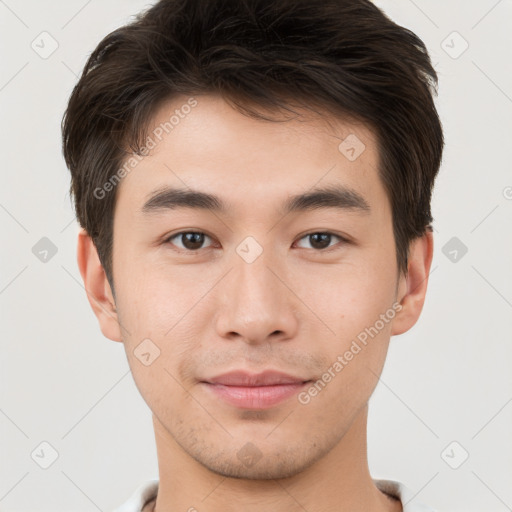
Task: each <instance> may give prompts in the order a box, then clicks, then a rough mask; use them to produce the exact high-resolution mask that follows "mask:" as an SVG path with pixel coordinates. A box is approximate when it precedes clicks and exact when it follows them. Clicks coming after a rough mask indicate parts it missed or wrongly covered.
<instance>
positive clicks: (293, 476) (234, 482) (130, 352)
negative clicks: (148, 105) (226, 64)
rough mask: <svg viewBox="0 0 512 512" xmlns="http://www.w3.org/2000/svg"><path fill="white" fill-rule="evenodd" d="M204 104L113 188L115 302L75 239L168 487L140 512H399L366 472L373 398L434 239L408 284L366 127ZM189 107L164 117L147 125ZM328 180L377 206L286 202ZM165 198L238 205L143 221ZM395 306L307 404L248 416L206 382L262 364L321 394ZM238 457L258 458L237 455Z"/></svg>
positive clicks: (419, 252)
mask: <svg viewBox="0 0 512 512" xmlns="http://www.w3.org/2000/svg"><path fill="white" fill-rule="evenodd" d="M196 99H197V100H198V105H197V106H196V107H195V108H194V109H193V110H192V112H191V113H190V114H189V115H188V116H186V117H185V118H184V119H181V120H180V123H179V124H178V125H177V126H176V127H175V128H174V129H173V130H172V132H169V134H167V135H166V136H165V137H164V138H163V139H162V141H161V142H160V143H159V144H158V145H157V146H156V147H155V148H154V149H153V150H152V151H151V153H150V154H149V155H148V156H145V157H144V158H143V159H142V160H141V161H140V162H139V164H138V165H137V167H136V168H135V169H134V170H133V171H132V172H130V173H129V174H128V175H127V176H126V177H124V178H123V180H122V181H121V183H120V184H119V186H118V190H117V194H118V196H117V204H116V208H115V213H114V244H113V277H114V286H115V299H114V295H113V293H112V290H111V288H110V286H109V283H108V281H107V279H106V277H105V273H104V271H103V268H102V266H101V264H100V262H99V259H98V255H97V252H96V249H95V246H94V244H93V243H92V241H91V239H90V237H89V236H88V235H87V233H85V232H83V231H82V232H81V233H80V235H79V239H78V263H79V268H80V272H81V275H82V278H83V281H84V284H85V288H86V290H87V293H88V298H89V301H90V304H91V307H92V309H93V311H94V312H95V314H96V316H97V318H98V321H99V324H100V327H101V330H102V332H103V334H104V335H105V336H106V337H107V338H109V339H111V340H114V341H118V342H122V343H123V344H124V347H125V350H126V355H127V358H128V362H129V364H130V368H131V371H132V372H133V377H134V380H135V382H136V384H137V386H138V389H139V390H140V393H141V395H142V397H143V398H144V400H145V401H146V403H147V404H148V406H149V407H150V409H151V411H152V414H153V424H154V430H155V439H156V446H157V453H158V463H159V477H160V485H159V492H158V496H157V499H156V503H155V502H153V503H150V504H149V505H148V507H146V510H155V511H156V512H164V511H165V512H169V511H186V510H194V509H192V508H191V507H195V509H196V510H198V511H200V512H211V511H219V510H222V511H234V510H240V507H241V506H242V509H243V510H244V511H246V512H256V511H257V512H265V511H272V512H275V511H287V512H288V511H292V512H294V511H303V510H308V511H310V512H313V511H322V512H324V511H351V512H358V511H361V512H362V511H369V510H371V511H378V512H382V511H400V510H402V505H401V503H400V502H399V501H398V500H393V499H391V498H390V497H389V496H387V495H385V494H384V493H382V492H381V491H380V490H378V489H377V487H376V486H375V484H374V482H373V481H372V478H371V475H370V472H369V468H368V462H367V439H366V426H367V414H368V400H369V398H370V396H371V394H372V392H373V390H374V388H375V386H376V384H377V382H378V376H380V374H381V372H382V368H383V365H384V362H385V358H386V353H387V349H388V345H389V341H390V337H391V336H393V335H399V334H401V333H404V332H406V331H407V330H409V329H410V328H411V327H412V326H413V325H414V324H415V322H416V321H417V319H418V317H419V315H420V313H421V309H422V307H423V303H424V299H425V293H426V290H427V283H428V274H429V270H430V265H431V261H432V250H433V240H432V234H431V232H427V233H426V234H425V235H424V236H423V237H420V238H417V239H415V240H414V241H413V242H412V243H411V246H410V257H409V262H408V273H407V275H400V276H399V274H398V269H397V264H396V255H395V242H394V237H393V230H392V217H391V207H390V203H389V199H388V197H387V195H386V192H385V190H384V188H383V185H382V183H381V181H380V179H379V176H378V174H377V166H378V153H377V149H376V139H375V137H374V135H373V133H372V131H371V130H370V129H369V128H367V127H365V126H363V125H360V124H357V125H356V124H350V123H348V122H344V121H343V120H341V119H338V118H334V117H331V116H329V115H325V116H323V117H320V116H313V115H311V113H308V115H306V116H305V117H304V118H296V119H292V120H289V121H287V122H284V123H270V122H265V121H261V120H255V119H251V118H249V117H247V116H244V115H242V114H241V113H239V112H237V111H236V110H234V109H233V108H232V107H231V106H229V104H227V103H226V102H225V101H224V100H223V99H222V98H220V97H217V96H214V95H205V96H197V97H196ZM186 101H187V98H186V97H181V98H174V99H173V101H172V102H167V103H166V104H164V105H162V106H161V107H160V108H159V110H158V111H157V112H156V114H155V116H154V119H153V124H154V126H158V125H159V123H161V122H164V121H166V120H168V119H169V116H170V115H171V114H172V112H173V111H174V110H175V109H176V108H179V107H180V105H183V104H185V103H186ZM351 133H352V134H356V135H357V137H358V138H359V139H360V140H361V141H363V143H364V144H365V146H366V149H365V150H364V152H363V153H362V154H361V155H360V156H359V157H358V158H357V159H356V160H354V161H350V160H349V159H347V158H346V157H345V155H344V154H342V153H341V152H340V151H339V150H338V145H339V144H340V142H341V141H342V140H343V139H345V138H346V137H347V136H348V135H349V134H351ZM332 184H336V185H344V186H346V187H350V188H352V189H354V190H356V191H358V192H359V193H360V194H361V195H362V196H363V197H364V198H365V199H366V201H367V203H368V204H369V206H370V210H369V211H366V212H361V211H356V210H347V209H336V208H332V207H331V208H319V209H316V210H311V211H299V212H293V213H289V214H288V215H285V216H283V214H282V212H281V211H280V208H282V205H283V204H284V202H285V201H286V199H287V198H288V197H289V196H290V195H294V194H299V193H303V192H307V191H310V190H311V189H312V188H313V187H319V186H323V185H332ZM162 186H175V187H182V188H191V189H194V190H200V191H203V192H207V193H211V194H215V195H217V196H219V198H221V199H222V200H223V201H225V202H226V203H227V205H228V209H227V211H226V212H225V213H214V212H212V211H211V210H208V209H206V210H196V209H190V208H188V209H187V208H176V209H168V210H162V211H154V212H152V213H151V214H144V213H143V212H142V211H141V209H142V205H143V204H144V202H145V201H146V200H147V199H148V197H149V196H150V194H151V193H152V192H153V191H154V190H155V189H158V188H159V187H162ZM187 230H188V231H190V230H192V231H198V232H203V233H205V234H206V235H208V237H205V239H204V243H203V245H202V246H200V247H201V248H199V249H197V250H196V251H195V253H193V251H190V249H189V253H188V254H187V253H186V251H187V248H186V247H187V246H186V245H185V244H186V239H185V240H183V237H175V238H173V239H172V240H169V238H170V237H171V235H174V234H176V233H180V232H187ZM325 232H330V233H333V234H334V235H341V236H345V237H347V239H348V240H349V242H348V243H347V242H345V243H344V242H343V241H341V240H340V239H338V238H336V236H333V237H332V238H331V240H330V242H329V241H328V242H326V245H329V247H328V249H329V250H330V252H325V251H326V249H319V248H318V246H317V248H315V246H314V245H313V244H314V241H312V240H311V238H310V237H308V236H306V235H307V234H311V233H325ZM247 236H252V237H254V239H256V240H257V242H258V243H259V244H260V246H261V247H262V249H263V252H262V254H261V255H260V256H259V257H258V258H257V259H256V260H255V261H254V262H252V263H247V262H246V261H245V260H244V259H243V258H241V257H240V256H239V254H238V253H237V252H236V248H237V246H238V245H239V244H240V242H242V241H243V240H244V239H245V238H246V237H247ZM199 245H200V244H199ZM188 247H190V246H188ZM191 253H192V254H191ZM394 303H396V304H398V303H399V304H400V305H401V309H400V311H396V310H395V311H396V314H395V315H394V318H393V319H392V320H391V321H389V322H388V323H386V324H385V326H384V328H382V329H381V330H380V331H379V333H378V335H376V336H375V337H373V338H370V340H369V342H368V344H367V345H366V346H364V348H363V349H362V350H361V351H360V352H359V353H358V354H357V355H356V356H354V358H353V359H352V360H351V361H350V362H349V363H348V364H347V365H346V366H344V368H343V370H342V371H340V372H339V373H337V374H336V376H335V377H334V378H333V379H332V380H331V381H330V382H329V383H328V384H327V385H326V386H325V388H324V389H323V390H322V391H321V392H320V393H318V394H317V396H314V397H312V398H311V400H310V402H309V403H308V404H306V405H304V404H301V403H299V401H298V399H297V396H293V397H291V398H289V399H287V400H285V401H284V402H281V403H280V404H278V405H276V406H274V407H271V408H269V409H265V410H257V411H254V410H247V409H242V408H238V407H235V406H232V405H229V404H227V403H225V402H224V401H222V400H221V399H219V398H218V397H216V396H214V395H213V394H212V393H209V392H208V390H207V389H205V386H204V385H203V384H201V381H202V380H204V379H205V378H208V377H212V376H215V375H219V374H222V373H225V372H227V371H230V370H234V369H245V370H247V371H249V372H253V373H257V372H260V371H262V370H264V369H269V368H271V369H275V370H280V371H283V372H286V373H290V374H293V375H296V376H301V377H303V379H304V380H308V379H311V380H313V381H316V380H318V379H319V378H321V376H322V374H323V373H324V372H325V371H326V370H327V369H328V368H329V367H330V366H332V365H333V363H334V362H335V361H336V360H337V357H338V356H339V355H342V354H344V353H345V352H346V351H347V350H348V349H349V348H350V346H351V343H352V341H353V340H355V339H356V337H357V335H358V334H359V333H361V332H362V331H364V329H365V328H367V327H370V326H373V325H375V323H376V320H378V319H379V315H381V314H384V313H385V312H386V311H387V310H389V309H390V308H392V305H393V304H394ZM148 338H149V339H150V340H151V341H152V343H154V345H155V346H157V347H158V349H159V350H160V355H159V357H157V358H156V359H155V360H154V361H153V362H152V363H151V364H150V365H149V366H145V365H144V364H141V361H140V360H139V359H138V358H137V357H136V355H135V354H134V350H135V349H136V347H137V346H138V345H139V344H140V343H141V341H142V340H144V339H148ZM247 443H251V445H247ZM244 446H245V447H246V448H245V449H246V450H247V449H250V450H252V451H253V453H256V454H257V456H258V457H259V458H258V460H257V462H256V463H253V464H252V465H251V464H244V463H243V462H241V460H240V458H239V457H237V454H239V453H240V450H241V449H242V448H243V447H244ZM247 446H250V448H247ZM242 453H243V452H242Z"/></svg>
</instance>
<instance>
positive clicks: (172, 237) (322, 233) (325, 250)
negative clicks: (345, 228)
mask: <svg viewBox="0 0 512 512" xmlns="http://www.w3.org/2000/svg"><path fill="white" fill-rule="evenodd" d="M190 233H196V234H200V235H206V236H207V237H208V238H210V239H213V237H211V236H210V235H208V234H206V233H204V232H203V231H180V232H179V233H175V234H173V235H171V236H170V237H168V238H166V239H165V240H164V243H166V244H172V242H171V240H173V239H174V238H178V237H180V236H181V235H185V234H190ZM311 235H329V236H331V237H335V238H338V239H339V240H340V241H341V242H342V244H343V245H344V244H348V243H350V240H348V239H347V238H345V237H343V236H341V235H337V234H336V233H332V232H331V231H310V232H309V233H306V234H304V235H302V236H301V237H300V238H298V240H299V241H300V240H302V239H304V238H307V237H309V236H311ZM338 243H339V242H338ZM172 245H174V244H172ZM336 245H337V244H335V245H333V246H329V247H327V248H325V249H314V248H312V249H311V250H312V251H315V252H317V253H320V252H322V253H327V252H331V251H332V250H335V249H336ZM208 248H209V247H206V248H204V247H202V248H200V249H182V248H180V247H178V249H177V250H178V251H179V252H182V253H188V254H197V253H198V252H199V251H200V250H202V249H208Z"/></svg>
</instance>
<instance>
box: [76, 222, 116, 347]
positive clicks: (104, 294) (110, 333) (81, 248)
mask: <svg viewBox="0 0 512 512" xmlns="http://www.w3.org/2000/svg"><path fill="white" fill-rule="evenodd" d="M77 261H78V268H79V270H80V274H81V276H82V280H83V282H84V287H85V291H86V292H87V299H88V300H89V304H90V305H91V308H92V310H93V312H94V314H95V315H96V318H97V319H98V322H99V323H100V328H101V332H102V333H103V335H104V336H106V337H107V338H109V339H110V340H112V341H122V337H121V330H120V327H119V320H118V317H117V311H116V306H115V301H114V297H113V294H112V290H111V288H110V284H109V282H108V279H107V276H106V274H105V270H104V269H103V266H102V265H101V262H100V259H99V257H98V252H97V250H96V246H95V245H94V243H93V241H92V239H91V237H90V236H89V235H88V234H87V232H86V231H85V230H84V229H82V230H81V231H80V233H79V234H78V245H77Z"/></svg>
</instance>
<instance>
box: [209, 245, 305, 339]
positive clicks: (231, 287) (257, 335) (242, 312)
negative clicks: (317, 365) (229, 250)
mask: <svg viewBox="0 0 512 512" xmlns="http://www.w3.org/2000/svg"><path fill="white" fill-rule="evenodd" d="M269 252H270V251H267V250H265V251H263V253H262V254H261V255H260V256H259V257H258V258H257V259H256V260H255V261H252V262H251V263H248V262H247V261H245V260H244V259H243V258H242V257H240V256H239V255H238V254H236V253H235V254H234V256H233V269H232V271H231V272H229V275H228V276H227V279H224V280H223V281H222V283H221V284H222V290H221V293H220V297H221V299H220V302H221V303H220V304H219V308H218V310H217V317H216V329H217V333H218V335H219V336H220V337H222V338H224V339H230V340H236V339H240V340H243V341H244V342H245V343H247V344H252V345H254V344H261V343H268V342H269V341H285V340H288V339H292V338H293V337H294V336H295V335H296V333H297V329H298V321H299V319H298V317H297V314H296V313H297V311H298V310H299V305H298V299H297V297H296V296H295V295H294V294H293V292H292V291H290V289H289V287H288V286H289V285H288V286H287V280H289V278H288V277H287V276H286V271H285V270H280V269H283V268H284V266H283V265H277V264H276V261H275V259H274V260H271V258H270V257H267V255H268V253H269Z"/></svg>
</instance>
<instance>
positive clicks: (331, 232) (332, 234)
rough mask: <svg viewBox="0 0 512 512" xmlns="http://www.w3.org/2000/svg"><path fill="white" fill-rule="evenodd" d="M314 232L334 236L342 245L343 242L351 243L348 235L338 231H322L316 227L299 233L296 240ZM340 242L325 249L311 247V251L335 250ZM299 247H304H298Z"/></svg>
mask: <svg viewBox="0 0 512 512" xmlns="http://www.w3.org/2000/svg"><path fill="white" fill-rule="evenodd" d="M315 234H321V235H330V236H334V237H336V238H339V239H340V241H341V243H342V245H345V244H349V243H351V241H350V240H349V238H348V237H345V236H343V235H340V234H338V233H334V232H333V231H322V230H321V229H316V230H313V231H308V232H307V233H304V234H302V235H300V236H299V237H297V241H300V240H302V239H303V238H306V237H308V236H310V235H315ZM339 243H340V242H338V243H337V244H334V245H332V246H330V247H327V248H326V249H311V250H312V251H314V252H318V253H322V252H323V253H325V252H329V251H331V250H335V249H336V248H337V246H338V245H339ZM300 249H304V247H300Z"/></svg>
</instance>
